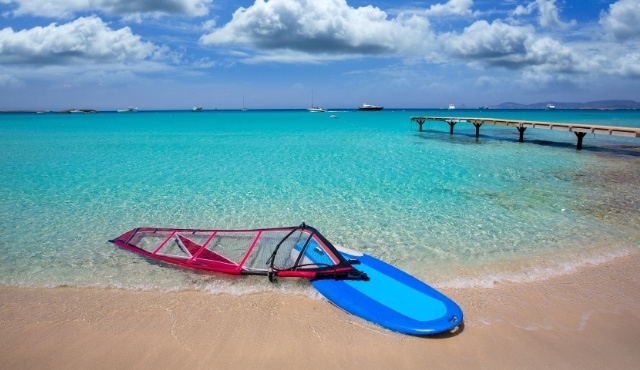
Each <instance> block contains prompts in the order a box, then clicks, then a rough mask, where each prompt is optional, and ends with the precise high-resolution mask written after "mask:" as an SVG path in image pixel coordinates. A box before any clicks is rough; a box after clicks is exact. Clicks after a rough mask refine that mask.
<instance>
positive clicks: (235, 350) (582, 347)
mask: <svg viewBox="0 0 640 370" xmlns="http://www.w3.org/2000/svg"><path fill="white" fill-rule="evenodd" d="M444 293H445V294H447V295H449V296H450V297H451V298H453V299H454V300H455V301H457V302H458V303H459V304H460V306H461V307H462V309H463V311H464V313H465V325H464V327H463V328H462V329H461V330H458V331H456V332H455V333H452V334H447V335H439V336H436V337H427V338H419V337H411V336H406V335H401V334H397V333H393V332H390V331H387V330H384V329H381V328H379V327H377V326H375V325H373V324H370V323H367V322H365V321H362V320H360V319H358V318H355V317H353V316H350V315H348V314H346V313H344V312H343V311H341V310H339V309H338V308H336V307H334V306H333V305H331V304H330V303H328V302H327V301H325V300H319V299H312V298H309V297H306V296H296V295H287V294H281V293H261V294H251V295H238V296H235V295H225V294H218V295H213V294H209V293H203V292H175V293H158V292H134V291H124V290H115V289H113V290H100V289H89V288H87V289H77V288H68V287H61V288H16V287H0V324H1V325H0V354H1V355H0V368H3V369H39V368H42V369H44V368H46V369H58V368H65V369H85V368H105V369H114V368H127V369H131V368H138V369H149V368H164V369H168V368H202V369H228V368H239V369H241V368H248V367H256V368H261V369H263V368H264V369H276V368H278V369H279V368H285V369H294V368H305V369H306V368H309V369H321V368H349V369H390V368H402V369H424V368H454V369H463V368H466V369H471V368H473V369H478V368H484V369H497V368H518V369H539V368H551V369H601V368H608V369H630V368H635V367H636V366H637V365H638V364H639V363H640V351H639V350H638V349H639V348H640V310H639V309H638V308H640V254H635V255H632V256H627V257H623V258H619V259H616V260H614V261H611V262H609V263H606V264H602V265H598V266H587V267H583V268H581V269H580V270H579V271H577V272H576V273H573V274H570V275H564V276H561V277H557V278H553V279H550V280H546V281H540V282H536V283H528V284H515V283H514V284H502V285H498V286H496V287H494V288H491V289H479V288H468V289H455V290H454V289H448V290H444Z"/></svg>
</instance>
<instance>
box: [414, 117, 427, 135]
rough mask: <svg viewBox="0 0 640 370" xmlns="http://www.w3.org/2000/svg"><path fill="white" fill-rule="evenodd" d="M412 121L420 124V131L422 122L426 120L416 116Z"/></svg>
mask: <svg viewBox="0 0 640 370" xmlns="http://www.w3.org/2000/svg"><path fill="white" fill-rule="evenodd" d="M414 121H416V122H417V123H418V126H420V132H422V124H423V123H424V122H425V121H426V120H425V119H424V118H422V117H418V118H416V119H414Z"/></svg>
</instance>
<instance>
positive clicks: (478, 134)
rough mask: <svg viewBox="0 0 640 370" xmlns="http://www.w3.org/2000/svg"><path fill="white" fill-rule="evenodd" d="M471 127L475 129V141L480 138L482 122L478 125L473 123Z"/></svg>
mask: <svg viewBox="0 0 640 370" xmlns="http://www.w3.org/2000/svg"><path fill="white" fill-rule="evenodd" d="M473 126H475V128H476V139H477V138H478V137H480V126H482V122H480V123H476V122H473Z"/></svg>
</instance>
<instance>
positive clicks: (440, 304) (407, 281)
mask: <svg viewBox="0 0 640 370" xmlns="http://www.w3.org/2000/svg"><path fill="white" fill-rule="evenodd" d="M337 249H338V250H339V251H340V253H342V255H343V256H344V257H345V258H347V259H356V260H358V261H359V262H360V264H357V265H354V267H356V268H357V269H358V270H360V271H363V272H366V273H367V275H368V276H369V280H368V281H363V280H333V279H320V280H312V281H311V284H312V285H313V287H314V288H315V289H316V290H318V292H320V294H322V295H323V296H324V297H326V298H327V299H328V300H329V301H331V302H332V303H333V304H335V305H336V306H338V307H340V308H342V309H343V310H345V311H347V312H349V313H350V314H353V315H355V316H358V317H360V318H363V319H365V320H367V321H370V322H373V323H375V324H378V325H380V326H382V327H384V328H387V329H390V330H393V331H397V332H400V333H405V334H411V335H421V336H423V335H433V334H438V333H443V332H447V331H451V330H453V329H454V328H456V327H457V326H459V325H460V324H461V323H462V319H463V315H462V310H461V309H460V307H459V306H458V305H457V304H456V303H455V302H454V301H452V300H451V299H450V298H448V297H447V296H445V295H444V294H442V293H440V292H438V291H437V290H435V289H433V288H432V287H430V286H429V285H427V284H425V283H424V282H422V281H420V280H418V279H417V278H415V277H413V276H411V275H409V274H407V273H406V272H404V271H402V270H400V269H398V268H396V267H394V266H392V265H390V264H388V263H386V262H384V261H381V260H379V259H377V258H375V257H372V256H370V255H367V254H364V253H359V252H356V251H351V250H347V249H344V248H340V247H337Z"/></svg>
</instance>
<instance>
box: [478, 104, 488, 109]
mask: <svg viewBox="0 0 640 370" xmlns="http://www.w3.org/2000/svg"><path fill="white" fill-rule="evenodd" d="M478 109H480V110H484V109H489V107H487V106H486V105H483V106H480V107H478Z"/></svg>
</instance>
